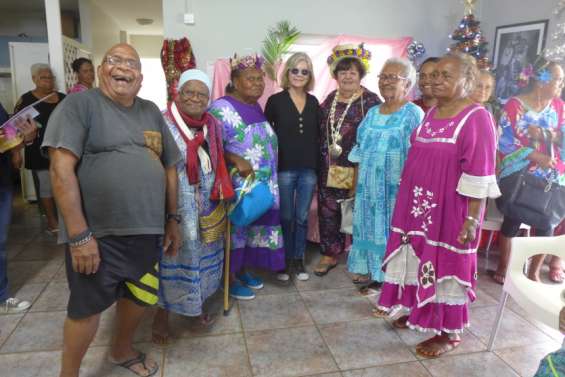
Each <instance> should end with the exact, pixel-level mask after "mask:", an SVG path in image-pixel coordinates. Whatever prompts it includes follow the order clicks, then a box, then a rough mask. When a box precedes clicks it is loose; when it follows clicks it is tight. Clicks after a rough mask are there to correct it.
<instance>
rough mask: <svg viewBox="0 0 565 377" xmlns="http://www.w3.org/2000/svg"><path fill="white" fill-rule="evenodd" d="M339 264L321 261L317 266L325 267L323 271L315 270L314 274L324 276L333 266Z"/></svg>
mask: <svg viewBox="0 0 565 377" xmlns="http://www.w3.org/2000/svg"><path fill="white" fill-rule="evenodd" d="M336 266H337V263H334V264H330V263H320V264H319V265H318V267H316V268H323V270H322V271H319V270H314V275H316V276H324V275H327V274H328V272H330V271H331V270H332V269H333V268H335V267H336Z"/></svg>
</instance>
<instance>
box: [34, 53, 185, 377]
mask: <svg viewBox="0 0 565 377" xmlns="http://www.w3.org/2000/svg"><path fill="white" fill-rule="evenodd" d="M98 77H99V80H100V87H99V88H98V89H91V90H88V91H85V92H82V93H77V94H74V95H72V96H69V97H68V98H67V99H66V100H65V101H63V102H62V103H61V105H59V106H58V107H57V109H56V110H55V112H54V113H53V115H52V116H51V119H50V120H49V127H48V129H47V132H46V134H45V139H44V142H43V145H42V146H43V147H44V148H47V149H48V152H49V158H50V159H51V165H50V176H51V181H52V185H53V191H54V194H55V199H56V201H57V206H58V208H59V210H60V212H61V215H62V218H63V222H62V223H63V224H64V228H63V229H61V230H62V231H61V235H60V241H61V242H65V243H67V245H68V250H67V252H66V269H67V280H68V282H69V288H70V298H69V304H68V308H67V319H66V321H65V326H64V348H63V360H62V368H61V374H60V376H61V377H76V376H78V373H79V369H80V364H81V361H82V358H83V357H84V355H85V353H86V351H87V349H88V346H89V345H90V343H91V341H92V339H93V338H94V336H95V334H96V330H97V328H98V323H99V320H100V314H101V313H102V312H103V311H104V310H106V309H107V308H108V307H110V306H111V305H112V304H114V302H117V330H116V333H115V334H114V341H113V344H112V348H111V350H110V356H109V357H110V361H111V362H112V363H114V364H116V365H119V366H122V367H124V368H127V369H129V370H131V371H132V372H133V373H135V374H137V375H139V376H151V375H154V374H155V373H156V372H157V370H158V369H159V366H158V364H157V363H156V362H155V361H154V360H151V359H149V358H148V357H146V355H145V354H144V353H142V352H140V351H137V350H135V349H134V348H133V346H132V340H133V335H134V332H135V330H136V328H137V327H138V325H139V322H140V320H141V318H142V316H143V313H144V309H145V307H146V306H149V305H154V304H155V303H156V302H157V292H158V284H159V281H158V278H157V276H158V274H157V270H158V265H159V263H158V261H159V256H160V253H161V252H162V251H163V252H165V253H170V254H172V255H174V254H175V253H176V252H177V250H178V247H179V243H180V235H179V228H178V222H180V218H179V216H178V215H177V211H176V210H177V173H176V168H175V165H176V163H177V162H179V161H180V159H181V156H180V153H179V150H178V148H177V146H176V143H175V142H174V140H173V138H172V136H171V135H170V133H169V130H168V128H167V125H166V124H165V122H164V120H163V117H162V116H161V114H160V112H159V109H158V108H157V107H156V106H155V105H154V104H153V103H151V102H149V101H145V100H143V99H141V98H139V97H137V93H138V92H139V89H140V87H141V81H142V79H143V76H142V74H141V63H140V60H139V56H138V54H137V52H136V51H135V49H134V48H133V47H131V46H129V45H127V44H119V45H116V46H114V47H112V48H111V49H110V50H109V51H108V52H107V53H106V55H105V56H104V60H103V61H102V64H101V65H100V66H99V67H98Z"/></svg>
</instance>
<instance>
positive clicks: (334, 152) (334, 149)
mask: <svg viewBox="0 0 565 377" xmlns="http://www.w3.org/2000/svg"><path fill="white" fill-rule="evenodd" d="M338 97H339V90H338V91H337V92H336V94H335V97H334V99H333V101H332V106H331V108H330V117H329V120H330V128H331V129H330V130H329V133H330V134H329V135H328V139H329V138H330V136H331V140H332V142H331V145H330V146H329V152H330V155H331V156H332V157H334V158H337V157H339V156H340V155H341V153H342V152H343V148H342V147H341V145H339V142H340V141H341V134H340V133H339V131H340V130H341V126H342V125H343V121H344V120H345V116H346V115H347V112H348V111H349V108H350V107H351V104H352V103H353V101H355V100H356V99H357V98H359V95H358V93H354V94H353V95H352V96H351V97H350V98H349V101H347V106H346V107H345V110H343V113H341V117H340V118H339V120H338V121H337V123H336V121H335V111H336V107H337V99H338Z"/></svg>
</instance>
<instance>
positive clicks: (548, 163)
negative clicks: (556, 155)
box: [532, 152, 556, 169]
mask: <svg viewBox="0 0 565 377" xmlns="http://www.w3.org/2000/svg"><path fill="white" fill-rule="evenodd" d="M534 153H535V155H534V156H532V157H533V160H534V162H535V163H536V164H538V165H539V166H540V167H541V168H544V169H549V168H554V167H555V163H556V162H555V160H553V159H552V158H551V157H550V156H548V155H546V154H543V153H539V152H537V153H536V152H534Z"/></svg>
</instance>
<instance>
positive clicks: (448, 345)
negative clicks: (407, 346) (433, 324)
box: [416, 335, 461, 359]
mask: <svg viewBox="0 0 565 377" xmlns="http://www.w3.org/2000/svg"><path fill="white" fill-rule="evenodd" d="M444 336H445V335H436V336H434V337H433V338H430V339H428V340H425V341H423V342H422V343H420V344H418V345H417V346H416V354H417V355H418V356H420V357H423V358H426V359H437V358H438V357H440V356H441V355H443V354H444V353H448V352H451V351H453V350H454V349H455V348H457V347H458V346H459V344H461V339H448V340H447V342H444V341H443V339H444ZM439 342H441V344H440V345H441V347H440V348H439V349H438V350H437V353H435V354H433V355H429V354H427V353H423V352H422V351H421V348H420V347H419V346H424V347H427V346H429V345H430V344H433V343H439Z"/></svg>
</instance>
